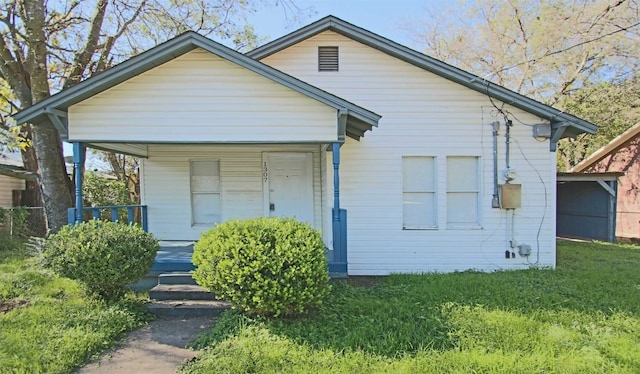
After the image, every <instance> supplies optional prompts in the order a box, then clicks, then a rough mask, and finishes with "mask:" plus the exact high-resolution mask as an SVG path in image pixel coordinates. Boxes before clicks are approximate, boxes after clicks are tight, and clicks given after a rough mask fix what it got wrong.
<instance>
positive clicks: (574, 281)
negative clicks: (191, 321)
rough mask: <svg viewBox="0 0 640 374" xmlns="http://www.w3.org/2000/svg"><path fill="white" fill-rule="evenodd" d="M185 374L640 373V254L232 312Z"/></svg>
mask: <svg viewBox="0 0 640 374" xmlns="http://www.w3.org/2000/svg"><path fill="white" fill-rule="evenodd" d="M197 344H200V345H202V346H208V348H206V351H205V353H204V354H202V355H201V357H200V359H199V360H198V361H195V362H192V363H191V364H190V365H188V366H187V367H185V368H183V372H184V373H204V372H216V373H225V372H226V373H245V372H254V373H256V372H258V373H260V372H265V373H272V372H279V373H280V372H281V373H366V372H374V373H442V372H459V373H501V372H502V373H541V372H545V373H547V372H554V373H555V372H557V373H604V372H606V373H639V372H640V247H636V246H631V245H611V244H593V243H572V242H562V243H559V245H558V268H557V269H556V270H535V269H534V270H523V271H511V272H496V273H490V274H487V273H477V272H463V273H453V274H440V275H396V276H391V277H388V278H387V279H385V280H384V281H382V282H381V283H380V284H379V285H376V286H373V287H368V288H364V287H354V286H348V285H338V286H335V287H334V290H333V292H332V294H331V297H330V299H329V300H328V302H327V303H326V304H325V305H324V306H323V308H322V309H321V310H320V311H319V312H318V313H317V314H316V315H314V316H312V317H308V318H303V319H298V320H288V321H281V320H253V319H250V318H248V317H246V316H243V315H242V314H240V313H237V312H229V313H227V314H226V315H225V316H223V318H222V319H221V320H220V322H219V323H218V324H217V325H216V326H214V328H213V330H212V331H211V333H209V334H208V335H206V336H202V337H201V338H200V340H199V341H198V343H197Z"/></svg>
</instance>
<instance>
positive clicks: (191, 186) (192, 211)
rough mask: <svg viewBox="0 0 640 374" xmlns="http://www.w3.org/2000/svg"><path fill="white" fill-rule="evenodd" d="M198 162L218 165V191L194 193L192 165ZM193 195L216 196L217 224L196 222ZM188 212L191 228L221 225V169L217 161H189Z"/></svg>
mask: <svg viewBox="0 0 640 374" xmlns="http://www.w3.org/2000/svg"><path fill="white" fill-rule="evenodd" d="M198 162H209V163H217V164H218V180H219V182H218V189H217V191H214V190H209V191H194V189H193V169H194V168H193V164H194V163H198ZM194 195H216V196H217V197H218V206H219V212H217V213H218V214H217V216H218V221H219V222H196V219H195V215H194V212H195V211H194ZM189 202H190V206H189V210H190V213H191V214H190V216H191V227H211V226H212V225H215V224H216V223H222V203H223V201H222V168H221V162H220V160H219V159H192V160H189Z"/></svg>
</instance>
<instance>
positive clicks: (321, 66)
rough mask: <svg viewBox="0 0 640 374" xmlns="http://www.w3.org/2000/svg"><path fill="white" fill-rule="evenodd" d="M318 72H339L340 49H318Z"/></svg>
mask: <svg viewBox="0 0 640 374" xmlns="http://www.w3.org/2000/svg"><path fill="white" fill-rule="evenodd" d="M318 71H338V47H318Z"/></svg>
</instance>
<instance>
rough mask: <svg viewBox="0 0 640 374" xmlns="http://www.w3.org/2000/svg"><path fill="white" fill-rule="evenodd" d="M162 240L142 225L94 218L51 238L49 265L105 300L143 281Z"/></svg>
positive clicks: (46, 249)
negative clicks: (131, 284) (142, 227)
mask: <svg viewBox="0 0 640 374" xmlns="http://www.w3.org/2000/svg"><path fill="white" fill-rule="evenodd" d="M159 248H160V246H159V244H158V241H157V240H156V239H154V238H153V236H152V235H151V234H149V233H146V232H144V231H142V229H141V228H140V227H138V226H134V225H131V226H129V225H125V224H122V223H115V222H97V221H90V222H85V223H81V224H79V225H75V226H65V227H63V228H62V230H60V231H59V232H58V233H57V234H55V235H52V236H51V237H49V239H47V243H46V246H45V253H44V259H45V265H47V266H48V267H50V268H51V269H53V270H54V271H55V272H56V273H58V274H59V275H61V276H63V277H68V278H71V279H75V280H78V281H79V282H81V283H82V284H84V285H85V286H86V287H87V288H88V290H89V291H91V292H94V293H95V294H97V295H98V296H100V297H102V298H105V299H116V298H118V297H120V296H121V295H122V294H123V293H124V286H125V285H126V284H129V283H133V282H136V281H138V280H140V279H141V278H142V277H143V276H144V275H145V274H146V273H147V272H148V271H149V269H151V266H152V265H153V260H154V258H155V256H156V253H157V252H158V249H159Z"/></svg>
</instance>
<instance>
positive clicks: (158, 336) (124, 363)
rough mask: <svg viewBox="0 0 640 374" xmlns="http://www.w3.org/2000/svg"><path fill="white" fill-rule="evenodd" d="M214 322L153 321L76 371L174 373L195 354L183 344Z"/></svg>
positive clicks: (80, 373) (197, 318)
mask: <svg viewBox="0 0 640 374" xmlns="http://www.w3.org/2000/svg"><path fill="white" fill-rule="evenodd" d="M215 321H216V319H215V318H210V317H194V318H186V319H158V320H155V321H152V322H151V323H149V324H148V325H147V326H144V327H142V328H140V329H138V330H135V331H132V332H131V333H129V335H128V336H127V338H126V340H125V342H124V343H123V344H122V345H121V346H120V347H117V348H115V349H114V350H111V351H108V352H106V353H105V354H103V355H102V357H100V359H99V361H98V362H96V363H92V364H89V365H87V366H85V367H83V368H80V369H79V370H78V371H77V373H79V374H86V373H89V374H93V373H96V374H101V373H105V374H106V373H154V374H155V373H158V374H164V373H177V372H178V367H179V366H181V365H182V364H184V363H185V362H187V361H189V360H191V359H193V358H194V357H196V355H197V354H198V352H197V351H192V350H190V349H185V346H186V345H187V344H188V343H189V342H190V341H191V340H193V339H194V338H195V337H196V336H198V334H199V333H201V332H203V331H208V330H209V329H210V327H211V326H212V325H213V324H214V323H215Z"/></svg>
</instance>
